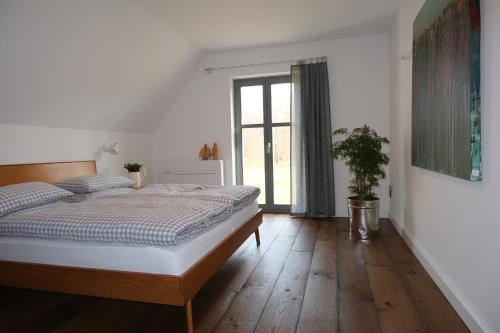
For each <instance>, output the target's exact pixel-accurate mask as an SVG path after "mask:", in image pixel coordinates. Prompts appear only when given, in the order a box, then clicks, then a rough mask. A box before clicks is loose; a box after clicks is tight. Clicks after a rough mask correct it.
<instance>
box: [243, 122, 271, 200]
mask: <svg viewBox="0 0 500 333" xmlns="http://www.w3.org/2000/svg"><path fill="white" fill-rule="evenodd" d="M242 131H243V132H242V145H243V147H242V155H243V185H253V186H257V187H258V188H260V192H261V193H260V196H259V198H258V199H257V202H258V203H259V204H265V203H266V178H265V177H266V176H265V175H266V171H265V162H264V161H265V157H264V129H263V128H243V129H242Z"/></svg>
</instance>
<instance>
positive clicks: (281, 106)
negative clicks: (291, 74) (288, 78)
mask: <svg viewBox="0 0 500 333" xmlns="http://www.w3.org/2000/svg"><path fill="white" fill-rule="evenodd" d="M271 99H272V101H271V104H272V117H273V123H289V122H290V83H277V84H273V85H271Z"/></svg>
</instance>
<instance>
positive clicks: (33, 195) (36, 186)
mask: <svg viewBox="0 0 500 333" xmlns="http://www.w3.org/2000/svg"><path fill="white" fill-rule="evenodd" d="M72 194H73V193H71V192H68V191H65V190H63V189H60V188H58V187H56V186H53V185H50V184H47V183H42V182H30V183H21V184H14V185H7V186H2V187H0V216H2V215H5V214H8V213H12V212H14V211H17V210H21V209H25V208H30V207H33V206H37V205H41V204H44V203H48V202H51V201H55V200H57V199H61V198H64V197H67V196H70V195H72Z"/></svg>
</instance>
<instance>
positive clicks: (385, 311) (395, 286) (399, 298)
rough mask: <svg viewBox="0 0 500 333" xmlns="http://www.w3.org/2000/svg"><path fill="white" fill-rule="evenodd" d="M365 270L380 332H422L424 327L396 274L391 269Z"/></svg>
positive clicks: (374, 268) (372, 267)
mask: <svg viewBox="0 0 500 333" xmlns="http://www.w3.org/2000/svg"><path fill="white" fill-rule="evenodd" d="M367 268H368V276H369V278H370V284H371V287H372V291H373V295H374V298H375V306H376V308H377V314H378V318H379V322H380V326H381V328H382V332H384V333H400V332H407V333H412V332H424V331H425V327H424V325H423V323H422V321H421V319H420V317H419V315H418V314H417V312H416V311H415V309H414V307H413V304H412V301H411V299H410V297H409V296H408V294H407V292H406V290H405V288H404V286H403V285H402V283H401V281H400V279H399V276H398V274H397V272H395V271H394V269H393V268H391V267H381V266H368V267H367Z"/></svg>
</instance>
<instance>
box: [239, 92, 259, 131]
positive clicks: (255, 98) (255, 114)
mask: <svg viewBox="0 0 500 333" xmlns="http://www.w3.org/2000/svg"><path fill="white" fill-rule="evenodd" d="M240 91H241V124H242V125H248V124H262V123H263V122H264V98H263V87H262V86H248V87H241V90H240Z"/></svg>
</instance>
